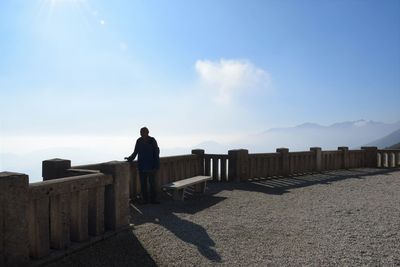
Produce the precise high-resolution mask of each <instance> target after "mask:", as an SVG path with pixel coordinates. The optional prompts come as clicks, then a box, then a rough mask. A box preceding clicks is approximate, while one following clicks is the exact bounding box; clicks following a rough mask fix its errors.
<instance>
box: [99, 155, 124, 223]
mask: <svg viewBox="0 0 400 267" xmlns="http://www.w3.org/2000/svg"><path fill="white" fill-rule="evenodd" d="M101 172H103V173H105V174H111V175H112V176H113V183H112V184H111V185H108V186H106V188H105V211H104V221H105V226H106V229H107V230H117V229H121V228H123V227H125V226H128V225H129V213H130V212H129V179H130V176H131V171H130V164H129V162H120V161H111V162H107V163H103V164H102V165H101Z"/></svg>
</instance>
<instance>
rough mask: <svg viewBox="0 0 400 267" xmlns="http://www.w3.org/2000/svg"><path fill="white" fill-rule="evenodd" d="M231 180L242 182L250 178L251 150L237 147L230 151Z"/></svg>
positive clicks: (229, 171)
mask: <svg viewBox="0 0 400 267" xmlns="http://www.w3.org/2000/svg"><path fill="white" fill-rule="evenodd" d="M228 157H229V166H228V168H229V170H228V173H229V181H235V182H242V181H247V179H249V151H248V150H247V149H236V150H229V151H228Z"/></svg>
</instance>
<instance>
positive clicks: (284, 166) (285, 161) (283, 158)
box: [276, 147, 290, 176]
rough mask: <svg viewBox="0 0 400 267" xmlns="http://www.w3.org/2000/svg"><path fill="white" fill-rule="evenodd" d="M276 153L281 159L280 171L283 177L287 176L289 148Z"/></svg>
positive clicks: (279, 149)
mask: <svg viewBox="0 0 400 267" xmlns="http://www.w3.org/2000/svg"><path fill="white" fill-rule="evenodd" d="M276 152H278V153H280V159H279V169H280V173H281V175H283V176H286V175H288V174H289V169H290V166H289V149H288V148H284V147H283V148H277V149H276Z"/></svg>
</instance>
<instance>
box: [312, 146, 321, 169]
mask: <svg viewBox="0 0 400 267" xmlns="http://www.w3.org/2000/svg"><path fill="white" fill-rule="evenodd" d="M310 151H312V152H314V154H315V156H314V157H315V169H314V171H316V172H320V171H322V150H321V148H320V147H311V148H310Z"/></svg>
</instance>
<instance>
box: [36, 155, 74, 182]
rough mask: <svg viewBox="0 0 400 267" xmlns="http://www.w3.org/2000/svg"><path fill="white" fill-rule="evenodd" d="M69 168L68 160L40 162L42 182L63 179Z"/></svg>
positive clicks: (69, 162)
mask: <svg viewBox="0 0 400 267" xmlns="http://www.w3.org/2000/svg"><path fill="white" fill-rule="evenodd" d="M70 168H71V161H70V160H68V159H49V160H45V161H43V162H42V176H43V181H46V180H53V179H57V178H62V177H65V176H67V172H66V171H67V170H68V169H70Z"/></svg>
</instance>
